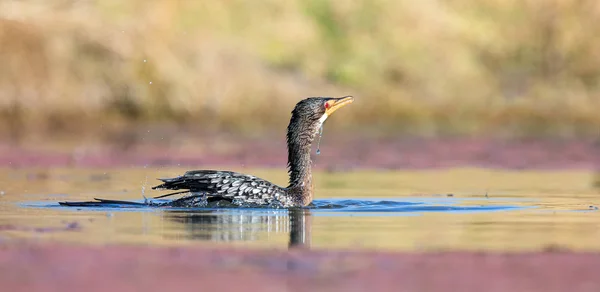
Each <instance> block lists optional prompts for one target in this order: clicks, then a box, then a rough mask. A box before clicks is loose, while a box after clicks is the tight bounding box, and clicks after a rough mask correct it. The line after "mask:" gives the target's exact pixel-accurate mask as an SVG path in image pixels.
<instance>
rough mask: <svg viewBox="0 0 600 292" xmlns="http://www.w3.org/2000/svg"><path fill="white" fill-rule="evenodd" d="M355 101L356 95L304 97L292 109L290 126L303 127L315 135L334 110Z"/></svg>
mask: <svg viewBox="0 0 600 292" xmlns="http://www.w3.org/2000/svg"><path fill="white" fill-rule="evenodd" d="M353 101H354V97H352V96H344V97H340V98H333V97H309V98H306V99H303V100H301V101H300V102H298V103H297V104H296V107H295V108H294V110H293V111H292V120H291V122H290V127H297V128H298V129H296V130H300V128H302V130H303V131H307V130H308V131H311V133H310V134H312V135H314V134H316V133H317V130H318V129H319V128H320V127H321V126H322V125H323V123H324V122H325V120H326V119H327V118H328V117H329V116H331V115H332V114H333V112H335V111H337V110H338V109H340V108H342V107H343V106H345V105H348V104H351V103H352V102H353ZM294 122H296V123H294ZM290 129H291V128H290Z"/></svg>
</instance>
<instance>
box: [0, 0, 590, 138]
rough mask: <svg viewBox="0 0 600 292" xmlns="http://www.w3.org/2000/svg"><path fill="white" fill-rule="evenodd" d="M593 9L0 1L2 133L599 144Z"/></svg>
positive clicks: (366, 2) (547, 4) (462, 0)
mask: <svg viewBox="0 0 600 292" xmlns="http://www.w3.org/2000/svg"><path fill="white" fill-rule="evenodd" d="M598 19H600V4H599V2H598V1H595V0H544V1H538V0H525V1H516V0H487V1H476V0H447V1H433V0H427V1H389V0H357V1H347V0H332V1H328V0H302V1H276V0H266V1H260V2H256V1H242V0H228V1H204V0H202V1H185V0H180V1H173V0H157V1H141V0H130V1H117V0H102V1H75V0H69V1H66V0H57V1H39V0H37V1H33V0H30V1H0V113H1V117H2V118H0V121H1V125H0V131H2V132H3V133H10V134H11V135H13V136H15V137H16V136H19V135H21V134H22V133H23V132H46V131H57V130H61V129H63V130H69V131H74V132H77V131H86V129H91V128H93V129H98V128H99V127H117V128H118V127H122V126H126V125H132V124H139V123H150V122H152V123H177V124H180V125H184V124H185V125H193V126H195V127H198V128H201V129H213V130H218V129H230V130H238V131H241V132H244V131H251V130H252V131H253V130H255V129H267V130H269V129H275V130H278V131H281V130H282V128H284V127H285V124H286V123H287V121H288V119H289V112H290V111H291V108H292V107H293V104H294V103H295V102H296V101H298V100H299V99H301V98H303V97H307V96H341V95H348V94H352V95H355V96H357V98H358V99H357V102H356V103H355V104H354V105H353V106H352V107H351V108H348V109H345V110H344V119H343V121H335V122H331V123H333V124H334V125H335V126H336V127H344V126H347V127H353V128H355V129H364V130H368V131H378V132H381V133H391V134H415V135H500V136H552V137H583V136H584V137H600V113H599V110H598V109H600V83H599V80H600V79H599V77H600V26H599V25H598Z"/></svg>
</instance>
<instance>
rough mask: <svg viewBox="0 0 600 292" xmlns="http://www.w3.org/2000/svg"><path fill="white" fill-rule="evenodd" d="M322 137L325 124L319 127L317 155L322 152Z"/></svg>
mask: <svg viewBox="0 0 600 292" xmlns="http://www.w3.org/2000/svg"><path fill="white" fill-rule="evenodd" d="M321 137H323V125H321V128H319V140H318V141H317V152H316V153H317V155H319V154H321V149H320V148H321Z"/></svg>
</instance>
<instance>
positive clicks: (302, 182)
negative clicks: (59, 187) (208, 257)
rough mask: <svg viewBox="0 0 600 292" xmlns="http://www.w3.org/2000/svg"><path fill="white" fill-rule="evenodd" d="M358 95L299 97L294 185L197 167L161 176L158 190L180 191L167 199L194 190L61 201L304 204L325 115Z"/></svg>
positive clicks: (292, 137)
mask: <svg viewBox="0 0 600 292" xmlns="http://www.w3.org/2000/svg"><path fill="white" fill-rule="evenodd" d="M353 101H354V97H352V96H345V97H341V98H329V97H311V98H306V99H304V100H301V101H300V102H298V103H297V104H296V106H295V108H294V110H293V111H292V117H291V119H290V123H289V125H288V128H287V148H288V173H289V185H288V186H287V187H282V186H278V185H276V184H274V183H271V182H269V181H267V180H264V179H261V178H258V177H255V176H252V175H246V174H242V173H237V172H232V171H221V170H193V171H188V172H186V173H184V174H183V175H181V176H178V177H175V178H166V179H160V180H161V181H162V182H163V183H162V184H160V185H158V186H155V187H153V188H152V189H155V190H178V191H177V192H174V193H170V194H166V195H162V196H158V197H155V198H154V199H162V198H164V197H168V196H172V195H175V194H182V193H188V195H186V196H183V197H181V198H179V199H176V200H172V201H168V202H164V203H152V201H150V202H144V203H138V202H127V201H117V200H104V199H96V201H92V202H60V204H61V205H65V206H80V207H81V206H95V207H103V206H109V205H122V204H125V205H148V204H159V205H160V204H164V205H168V206H174V207H186V206H198V205H201V204H206V203H210V202H217V201H225V202H228V203H231V204H235V205H277V206H282V207H286V208H289V207H304V206H307V205H309V204H310V203H311V202H312V200H313V194H314V186H313V180H312V161H311V157H310V152H311V146H312V143H313V141H314V139H315V136H316V135H317V133H318V132H319V130H320V129H321V127H322V126H323V123H324V122H325V120H326V119H327V118H328V117H329V116H330V115H331V114H333V112H335V111H336V110H338V109H340V108H341V107H343V106H345V105H348V104H350V103H352V102H353Z"/></svg>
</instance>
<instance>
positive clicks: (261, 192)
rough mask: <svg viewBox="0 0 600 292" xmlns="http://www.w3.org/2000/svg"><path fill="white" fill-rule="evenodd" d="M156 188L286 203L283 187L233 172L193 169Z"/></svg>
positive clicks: (267, 202) (260, 201)
mask: <svg viewBox="0 0 600 292" xmlns="http://www.w3.org/2000/svg"><path fill="white" fill-rule="evenodd" d="M160 180H161V181H163V183H162V184H160V185H158V186H155V187H153V189H156V190H189V191H190V192H192V193H202V194H204V195H206V196H207V197H208V198H211V199H218V198H222V199H225V200H231V201H234V202H236V201H238V202H242V203H249V204H261V205H263V204H271V203H273V202H274V201H278V202H280V203H282V204H283V205H287V201H288V199H289V198H287V196H286V192H285V189H284V188H282V187H280V186H278V185H275V184H273V183H271V182H269V181H267V180H264V179H261V178H258V177H255V176H252V175H246V174H242V173H238V172H233V171H220V170H192V171H188V172H186V173H185V174H183V175H181V176H178V177H175V178H165V179H160Z"/></svg>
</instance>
